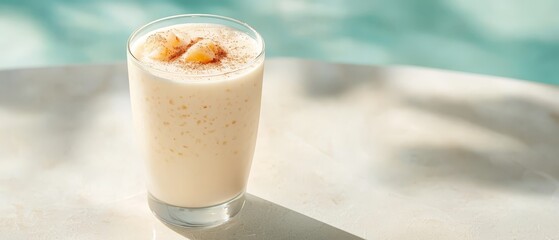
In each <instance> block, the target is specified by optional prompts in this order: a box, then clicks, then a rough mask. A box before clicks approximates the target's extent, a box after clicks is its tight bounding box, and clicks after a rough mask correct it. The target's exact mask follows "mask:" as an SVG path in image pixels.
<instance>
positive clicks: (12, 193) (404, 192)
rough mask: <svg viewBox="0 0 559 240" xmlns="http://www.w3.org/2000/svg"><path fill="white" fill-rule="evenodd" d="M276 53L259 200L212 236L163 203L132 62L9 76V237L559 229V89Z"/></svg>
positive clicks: (3, 115)
mask: <svg viewBox="0 0 559 240" xmlns="http://www.w3.org/2000/svg"><path fill="white" fill-rule="evenodd" d="M266 64H267V65H266V68H267V69H266V74H265V85H264V93H263V106H262V120H261V128H260V133H259V139H258V144H257V150H256V154H255V158H254V164H253V169H252V172H251V176H250V182H249V188H248V192H249V193H250V194H251V195H250V196H249V203H248V204H247V209H245V210H246V211H244V212H243V215H242V216H240V218H239V219H237V221H235V222H232V223H231V224H229V225H227V226H225V227H222V228H221V229H214V230H206V231H190V230H184V229H176V228H169V227H167V226H165V225H163V224H161V223H160V222H159V221H157V220H156V219H155V218H154V217H153V216H152V215H151V213H150V212H149V209H148V207H147V204H146V202H145V200H146V199H145V198H146V197H145V190H144V185H143V184H144V183H143V174H142V171H143V165H142V162H141V160H140V156H139V155H138V153H137V151H136V149H135V145H134V140H133V133H132V127H131V121H130V109H129V108H130V107H129V99H128V89H127V75H126V68H125V66H124V65H122V64H117V65H103V66H72V67H60V68H44V69H25V70H9V71H2V72H0V239H183V238H184V237H187V238H190V239H335V238H337V239H343V238H347V239H351V238H357V237H361V238H367V239H559V227H557V225H558V224H559V189H558V186H559V182H558V179H559V89H558V88H556V87H553V86H546V85H539V84H534V83H530V82H524V81H518V80H511V79H503V78H496V77H486V76H479V75H471V74H462V73H454V72H447V71H439V70H432V69H423V68H413V67H378V66H377V67H373V66H354V65H340V64H330V63H320V62H308V61H302V60H296V59H273V60H269V61H268V62H267V63H266ZM336 228H337V229H336ZM352 235H354V236H352ZM355 236H357V237H355Z"/></svg>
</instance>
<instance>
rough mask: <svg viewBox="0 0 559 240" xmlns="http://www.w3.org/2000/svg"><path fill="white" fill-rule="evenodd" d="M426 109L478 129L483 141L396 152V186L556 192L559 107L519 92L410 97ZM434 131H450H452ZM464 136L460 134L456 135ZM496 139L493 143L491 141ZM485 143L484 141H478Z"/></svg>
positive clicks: (393, 174) (415, 105)
mask: <svg viewBox="0 0 559 240" xmlns="http://www.w3.org/2000/svg"><path fill="white" fill-rule="evenodd" d="M406 104H407V105H409V106H411V107H412V108H414V109H416V110H419V111H422V112H424V113H428V114H432V115H434V116H437V117H442V118H446V119H450V120H451V121H450V122H451V123H456V124H457V125H460V126H467V127H470V128H473V129H476V132H478V131H479V132H480V133H479V134H476V135H478V136H480V137H481V136H485V137H484V138H486V139H487V140H483V141H484V142H482V143H480V144H475V143H468V144H466V143H464V142H463V141H460V140H455V141H452V142H451V141H449V142H447V143H446V144H444V145H436V146H433V145H429V144H424V145H422V144H419V145H412V146H408V147H405V148H403V149H399V150H397V153H396V154H397V155H396V156H395V157H396V159H397V161H398V164H400V165H399V167H398V170H397V171H393V172H391V174H390V179H391V180H390V181H389V182H391V183H392V184H396V185H399V186H408V185H410V186H411V185H415V184H418V183H421V182H422V181H437V182H441V183H444V182H460V183H469V184H475V185H478V186H484V187H491V188H498V189H501V190H505V191H511V192H518V193H528V194H538V195H553V194H556V192H557V189H558V186H559V184H558V183H559V182H558V179H559V106H558V105H553V104H551V103H549V102H544V101H540V100H537V99H531V98H527V97H521V96H513V97H507V98H497V99H488V100H478V101H473V102H467V101H457V100H452V99H446V98H445V99H437V98H436V99H432V98H431V99H429V98H420V97H411V98H408V99H407V100H406ZM433 134H441V135H445V136H446V135H452V134H453V133H452V131H450V132H444V133H441V132H438V131H437V129H433ZM458 136H460V135H458ZM491 139H494V140H493V142H491V141H492V140H491ZM480 141H481V140H480Z"/></svg>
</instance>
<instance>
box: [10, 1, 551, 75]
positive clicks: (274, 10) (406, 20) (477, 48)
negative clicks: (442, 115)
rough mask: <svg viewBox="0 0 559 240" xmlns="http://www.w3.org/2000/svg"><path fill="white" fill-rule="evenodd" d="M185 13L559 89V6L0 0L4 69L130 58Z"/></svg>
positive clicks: (291, 45)
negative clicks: (130, 41) (136, 41)
mask: <svg viewBox="0 0 559 240" xmlns="http://www.w3.org/2000/svg"><path fill="white" fill-rule="evenodd" d="M183 13H211V14H219V15H226V16H230V17H234V18H237V19H240V20H242V21H245V22H247V23H249V24H251V25H253V26H254V27H255V28H256V29H257V30H258V31H259V32H261V34H262V35H263V37H264V39H265V41H266V44H267V56H268V57H298V58H307V59H315V60H323V61H331V62H342V63H358V64H398V65H416V66H426V67H434V68H442V69H450V70H458V71H464V72H473V73H482V74H489V75H497V76H505V77H512V78H519V79H525V80H530V81H537V82H545V83H553V84H559V1H557V0H531V1H526V0H369V1H368V0H362V1H357V0H323V1H319V0H270V1H262V0H223V1H212V0H208V1H184V0H183V1H178V0H160V1H155V0H151V1H148V0H140V1H110V0H88V1H79V0H50V1H39V0H37V1H30V0H0V50H1V51H0V52H1V53H0V69H7V68H22V67H36V66H53V65H64V64H83V63H105V62H117V61H123V60H124V59H125V56H126V55H125V45H126V40H127V38H128V36H129V35H130V33H131V32H132V31H133V30H134V29H136V28H138V27H140V26H141V25H143V24H145V23H147V22H149V21H152V20H155V19H157V18H161V17H165V16H169V15H175V14H183Z"/></svg>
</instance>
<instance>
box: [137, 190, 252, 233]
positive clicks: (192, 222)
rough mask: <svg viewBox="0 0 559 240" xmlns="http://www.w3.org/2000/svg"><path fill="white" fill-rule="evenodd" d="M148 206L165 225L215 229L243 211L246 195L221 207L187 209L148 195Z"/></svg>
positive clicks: (238, 196)
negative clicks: (214, 227)
mask: <svg viewBox="0 0 559 240" xmlns="http://www.w3.org/2000/svg"><path fill="white" fill-rule="evenodd" d="M148 204H149V208H150V209H151V211H152V212H153V213H154V214H155V216H157V218H159V219H160V220H161V221H163V222H165V223H168V224H171V225H175V226H181V227H190V228H194V227H195V228H202V227H213V226H217V225H220V224H222V223H224V222H227V221H228V220H229V219H231V218H233V217H234V216H235V215H237V213H239V212H240V211H241V209H242V208H243V205H244V204H245V194H244V193H241V194H239V195H237V196H236V197H234V198H233V199H231V200H229V201H227V202H224V203H221V204H219V205H214V206H209V207H202V208H185V207H179V206H173V205H169V204H167V203H165V202H162V201H161V200H159V199H157V198H155V197H154V196H152V195H151V194H150V193H148Z"/></svg>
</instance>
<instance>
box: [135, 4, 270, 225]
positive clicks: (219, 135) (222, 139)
mask: <svg viewBox="0 0 559 240" xmlns="http://www.w3.org/2000/svg"><path fill="white" fill-rule="evenodd" d="M186 24H197V25H198V26H212V27H215V26H219V27H224V28H228V29H233V30H235V31H238V32H240V33H243V34H246V35H248V36H249V37H250V39H253V40H254V41H253V42H254V43H255V44H257V45H256V48H257V49H259V50H258V51H259V52H258V53H257V54H256V56H255V57H254V58H251V59H248V61H247V62H246V64H243V65H242V66H240V67H238V68H236V69H225V70H223V71H222V72H217V73H215V72H214V73H211V74H200V73H199V72H180V71H178V72H177V71H173V69H169V70H168V71H166V70H165V69H161V68H155V67H153V65H152V64H149V63H146V62H144V61H142V60H141V58H139V57H138V56H137V54H136V52H135V51H136V50H137V49H138V46H139V44H141V42H142V41H144V40H145V38H146V36H148V35H150V34H152V33H153V32H154V31H157V30H162V29H163V30H165V29H170V28H173V27H180V26H185V25H186ZM228 51H235V49H228ZM263 71H264V41H263V40H262V38H261V36H260V35H259V34H258V32H256V31H255V30H254V29H253V28H252V27H250V26H249V25H247V24H246V23H243V22H240V21H238V20H235V19H231V18H227V17H222V16H215V15H205V14H195V15H178V16H172V17H167V18H163V19H159V20H156V21H154V22H151V23H148V24H147V25H145V26H143V27H141V28H140V29H138V30H136V31H135V32H134V33H133V34H132V35H131V36H130V39H129V41H128V75H129V84H130V98H131V103H132V114H133V119H134V125H135V128H136V133H137V137H138V139H139V141H138V142H139V143H140V144H141V149H142V151H143V156H145V162H146V170H147V188H148V194H149V195H148V202H149V206H150V208H151V210H152V211H153V212H154V214H155V215H156V216H157V217H158V218H159V219H161V220H162V221H164V222H167V223H170V224H173V225H178V226H186V227H208V226H215V225H218V224H221V223H223V222H225V221H227V220H229V219H230V218H232V217H233V216H235V215H236V214H237V213H238V212H239V211H240V210H241V208H242V207H243V204H244V193H245V189H246V185H247V180H248V176H249V172H250V167H251V163H252V157H253V153H254V147H255V143H256V135H257V130H258V122H259V117H260V102H261V95H262V75H263Z"/></svg>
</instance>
